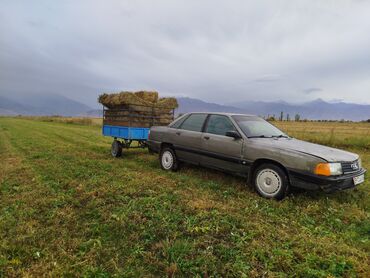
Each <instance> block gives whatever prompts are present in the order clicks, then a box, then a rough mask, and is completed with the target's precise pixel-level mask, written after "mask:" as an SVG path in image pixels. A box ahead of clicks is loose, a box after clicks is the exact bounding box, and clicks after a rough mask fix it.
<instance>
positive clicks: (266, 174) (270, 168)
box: [254, 164, 289, 200]
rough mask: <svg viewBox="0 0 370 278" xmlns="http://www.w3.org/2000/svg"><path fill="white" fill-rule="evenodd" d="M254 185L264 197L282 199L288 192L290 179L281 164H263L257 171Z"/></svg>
mask: <svg viewBox="0 0 370 278" xmlns="http://www.w3.org/2000/svg"><path fill="white" fill-rule="evenodd" d="M254 187H255V189H256V191H257V192H258V194H259V195H260V196H262V197H265V198H269V199H276V200H282V199H284V197H285V196H286V195H287V193H288V190H289V180H288V177H287V175H286V174H285V172H284V170H283V169H281V168H280V167H279V166H277V165H274V164H263V165H261V166H259V167H258V168H257V170H256V171H255V175H254Z"/></svg>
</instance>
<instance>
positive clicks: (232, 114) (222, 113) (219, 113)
mask: <svg viewBox="0 0 370 278" xmlns="http://www.w3.org/2000/svg"><path fill="white" fill-rule="evenodd" d="M186 114H217V115H224V116H248V117H257V116H256V115H252V114H241V113H228V112H189V113H186Z"/></svg>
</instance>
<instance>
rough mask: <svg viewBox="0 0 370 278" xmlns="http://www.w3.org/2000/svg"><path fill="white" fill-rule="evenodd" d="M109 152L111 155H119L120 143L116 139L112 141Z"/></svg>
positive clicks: (120, 153)
mask: <svg viewBox="0 0 370 278" xmlns="http://www.w3.org/2000/svg"><path fill="white" fill-rule="evenodd" d="M111 154H112V156H113V157H120V156H121V155H122V144H121V142H119V141H118V140H114V141H113V143H112V148H111Z"/></svg>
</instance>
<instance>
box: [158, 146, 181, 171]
mask: <svg viewBox="0 0 370 278" xmlns="http://www.w3.org/2000/svg"><path fill="white" fill-rule="evenodd" d="M159 163H160V164H161V167H162V169H163V170H166V171H173V172H176V171H177V170H178V169H179V162H178V160H177V157H176V153H175V151H174V150H173V149H172V148H169V147H164V148H162V149H161V152H160V153H159Z"/></svg>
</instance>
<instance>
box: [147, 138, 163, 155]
mask: <svg viewBox="0 0 370 278" xmlns="http://www.w3.org/2000/svg"><path fill="white" fill-rule="evenodd" d="M146 143H147V145H148V149H149V150H150V151H152V152H155V153H159V152H160V150H161V142H159V141H154V140H148V141H147V142H146Z"/></svg>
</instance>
